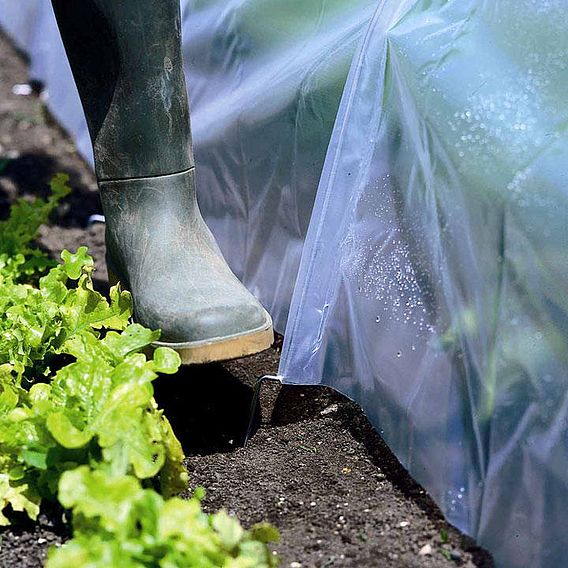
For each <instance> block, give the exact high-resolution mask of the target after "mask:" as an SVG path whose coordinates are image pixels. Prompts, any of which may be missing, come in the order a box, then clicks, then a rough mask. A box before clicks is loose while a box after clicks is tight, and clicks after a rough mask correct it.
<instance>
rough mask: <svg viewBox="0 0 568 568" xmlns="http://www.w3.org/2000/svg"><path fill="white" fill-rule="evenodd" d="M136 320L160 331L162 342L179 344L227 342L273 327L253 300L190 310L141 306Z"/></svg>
mask: <svg viewBox="0 0 568 568" xmlns="http://www.w3.org/2000/svg"><path fill="white" fill-rule="evenodd" d="M136 319H137V321H139V322H140V323H142V324H143V325H146V326H148V327H151V328H154V329H156V328H158V329H160V330H161V332H162V335H161V337H160V342H164V343H176V344H179V343H194V342H201V341H210V342H214V341H219V340H225V339H227V338H230V337H234V336H239V335H245V334H248V333H254V332H255V331H258V330H260V329H263V328H265V327H268V326H270V316H269V315H268V313H267V312H266V310H265V309H264V308H263V307H262V306H261V305H260V303H258V302H257V301H256V299H255V298H253V297H252V296H251V299H250V301H248V302H239V303H232V304H219V305H215V304H210V305H206V306H202V307H200V308H198V309H191V310H187V309H183V306H179V304H178V306H176V305H175V304H174V305H167V306H159V305H154V306H148V305H146V306H140V307H139V308H138V309H136Z"/></svg>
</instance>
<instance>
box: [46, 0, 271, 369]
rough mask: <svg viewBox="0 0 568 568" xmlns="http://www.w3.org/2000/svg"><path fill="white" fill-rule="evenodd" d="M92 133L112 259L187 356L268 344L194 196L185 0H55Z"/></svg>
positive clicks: (258, 314) (144, 315) (139, 307)
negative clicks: (184, 57) (181, 4)
mask: <svg viewBox="0 0 568 568" xmlns="http://www.w3.org/2000/svg"><path fill="white" fill-rule="evenodd" d="M53 6H54V10H55V14H56V17H57V20H58V24H59V27H60V30H61V33H62V37H63V41H64V44H65V47H66V50H67V54H68V57H69V61H70V63H71V67H72V69H73V74H74V76H75V80H76V83H77V87H78V90H79V94H80V95H81V100H82V103H83V107H84V109H85V114H86V117H87V122H88V125H89V131H90V134H91V138H92V141H93V148H94V153H95V165H96V173H97V179H98V181H99V188H100V191H101V199H102V203H103V209H104V213H105V216H106V220H107V225H106V227H107V229H106V240H107V261H108V267H109V273H110V272H112V273H114V274H115V275H116V278H118V279H119V280H120V281H121V282H122V283H123V284H124V286H125V287H126V288H127V289H129V290H130V291H131V292H132V295H133V298H134V311H135V318H136V320H137V321H138V322H140V323H142V324H144V325H146V326H148V327H150V328H154V329H157V328H159V329H161V330H162V338H161V344H165V345H169V346H172V347H174V348H175V349H177V350H178V351H179V352H180V354H181V355H182V359H183V360H184V362H187V363H193V362H195V363H199V362H206V361H213V360H221V359H229V358H232V357H238V356H242V355H247V354H250V353H255V352H258V351H261V350H262V349H265V348H266V347H268V346H269V345H270V343H271V341H272V324H271V320H270V316H269V315H268V313H267V312H266V311H265V310H264V308H263V307H262V306H261V305H260V304H259V302H258V301H257V300H256V299H255V298H254V297H253V296H252V295H251V294H250V293H249V292H248V291H247V290H246V289H245V288H244V286H243V285H242V284H241V283H240V282H239V281H238V279H237V278H236V277H235V276H234V275H233V273H232V272H231V271H230V269H229V267H228V266H227V264H226V262H225V260H224V259H223V257H222V255H221V253H220V251H219V249H218V247H217V244H216V243H215V240H214V238H213V236H212V235H211V233H210V231H209V229H208V228H207V226H206V225H205V223H204V221H203V219H202V217H201V214H200V212H199V208H198V205H197V200H196V193H195V181H194V180H195V170H194V164H193V156H192V151H191V135H190V128H189V112H188V104H187V96H186V90H185V82H184V77H183V65H182V56H181V45H180V11H179V1H178V0H160V1H159V2H157V1H156V0H120V1H117V0H80V1H77V0H53Z"/></svg>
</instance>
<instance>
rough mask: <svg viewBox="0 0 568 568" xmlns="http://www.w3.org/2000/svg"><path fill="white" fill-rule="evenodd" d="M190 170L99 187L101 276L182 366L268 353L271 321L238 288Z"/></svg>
mask: <svg viewBox="0 0 568 568" xmlns="http://www.w3.org/2000/svg"><path fill="white" fill-rule="evenodd" d="M193 177H194V170H193V169H191V170H188V171H186V172H183V173H179V174H173V175H167V176H159V177H151V178H145V179H144V178H142V179H135V180H119V181H107V182H101V183H100V189H101V198H102V202H103V208H104V212H105V216H106V220H107V225H106V242H107V263H108V266H109V273H112V274H113V278H114V279H117V280H120V281H121V282H122V283H123V284H124V286H125V287H126V288H127V289H128V290H130V291H131V292H132V296H133V298H134V312H135V317H136V320H137V321H138V322H139V323H141V324H143V325H145V326H147V327H150V328H153V329H155V328H159V329H161V330H162V337H161V341H160V343H159V344H160V345H167V346H169V347H173V348H174V349H176V350H177V351H178V352H179V353H180V355H181V357H182V360H183V361H184V362H185V363H205V362H209V361H216V360H223V359H230V358H234V357H241V356H244V355H249V354H251V353H257V352H259V351H262V350H264V349H266V348H268V347H269V346H270V345H271V343H272V341H273V332H272V321H271V319H270V316H269V315H268V313H267V312H266V310H265V309H264V308H263V307H262V306H261V304H260V303H259V302H258V300H256V298H254V296H253V295H252V294H251V293H250V292H249V291H248V290H247V289H246V288H245V287H244V286H243V285H242V284H241V283H240V282H239V280H238V279H237V277H236V276H235V275H234V274H233V273H232V272H231V270H230V268H229V267H228V266H227V263H226V262H225V260H224V258H223V257H222V255H221V253H220V251H219V248H218V246H217V243H216V242H215V240H214V238H213V235H212V234H211V232H210V231H209V229H208V227H207V225H206V224H205V222H204V221H203V218H202V217H201V214H200V212H199V207H198V205H197V200H196V196H195V189H194V187H195V186H194V182H193Z"/></svg>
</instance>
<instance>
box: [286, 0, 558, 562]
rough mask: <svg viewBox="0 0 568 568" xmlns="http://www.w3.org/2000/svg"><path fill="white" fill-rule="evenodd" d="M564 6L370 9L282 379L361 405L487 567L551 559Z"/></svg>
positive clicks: (434, 0)
mask: <svg viewBox="0 0 568 568" xmlns="http://www.w3.org/2000/svg"><path fill="white" fill-rule="evenodd" d="M567 127H568V2H566V0H560V1H559V0H499V1H495V0H490V1H483V0H449V1H441V0H428V1H426V0H424V1H416V0H412V1H408V0H406V1H401V0H386V1H385V2H382V3H380V5H379V7H378V9H377V12H376V14H375V16H374V18H373V21H372V23H371V25H370V27H369V29H368V31H367V34H366V38H365V40H364V42H363V44H362V46H361V48H360V50H359V52H358V54H357V55H356V56H355V58H354V61H353V66H352V68H351V72H350V75H349V78H348V80H347V84H346V87H345V92H344V95H343V98H342V102H341V106H340V109H339V113H338V117H337V121H336V124H335V128H334V131H333V136H332V140H331V143H330V148H329V153H328V155H327V158H326V161H325V166H324V171H323V174H322V178H321V182H320V186H319V190H318V194H317V199H316V203H315V206H314V212H313V215H312V220H311V225H310V229H309V233H308V236H307V240H306V244H305V248H304V253H303V258H302V263H301V267H300V273H299V277H298V282H297V286H296V291H295V295H294V299H293V305H292V307H291V311H290V319H289V322H288V329H287V334H286V341H285V346H284V352H283V357H282V365H281V369H280V375H281V376H282V377H283V379H284V381H285V382H288V383H302V384H305V383H309V384H324V385H329V386H331V387H333V388H335V389H337V390H339V391H341V392H343V393H345V394H347V395H349V396H350V397H351V398H353V399H354V400H356V401H357V402H359V403H360V404H361V405H362V407H363V408H364V410H365V412H366V414H367V416H368V417H369V418H370V420H371V421H372V422H373V423H374V425H375V426H376V427H377V428H378V429H379V430H380V432H381V434H382V435H383V437H384V438H385V440H386V441H387V443H388V444H389V446H390V447H391V448H392V449H393V450H394V452H395V453H396V455H397V456H398V458H399V459H400V460H401V462H402V463H403V464H404V466H405V467H406V468H408V470H409V471H410V473H411V474H412V475H413V476H414V477H415V478H416V479H417V480H418V481H419V482H420V483H422V484H423V485H424V486H425V487H426V488H427V489H428V490H429V492H430V493H431V494H432V495H433V497H434V499H435V500H436V501H437V503H438V504H439V505H440V506H441V508H442V510H443V512H444V514H445V515H446V516H447V518H448V519H449V520H450V521H451V522H452V523H453V524H455V525H456V526H457V527H459V528H460V529H462V530H463V531H465V532H467V533H469V534H471V535H473V536H475V537H476V538H477V539H478V542H480V544H482V545H484V546H486V547H487V548H488V549H489V550H490V551H492V552H493V554H494V555H495V558H496V561H497V563H498V565H500V566H503V567H507V568H514V567H526V568H556V567H561V566H566V563H567V560H566V559H567V558H568V538H567V536H566V527H567V526H568V447H567V446H568V430H567V424H568V389H567V386H568V252H567V251H568V135H567Z"/></svg>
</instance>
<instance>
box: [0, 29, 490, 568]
mask: <svg viewBox="0 0 568 568" xmlns="http://www.w3.org/2000/svg"><path fill="white" fill-rule="evenodd" d="M27 79H28V77H27V67H26V62H25V59H24V58H23V57H22V56H21V55H20V54H18V53H17V52H16V51H15V50H14V48H13V46H12V45H11V44H10V43H9V41H8V40H7V39H6V37H4V36H2V35H1V34H0V208H1V211H2V214H5V212H6V210H7V206H8V205H9V203H10V202H11V201H13V200H14V198H16V197H17V196H22V195H24V196H25V195H38V194H39V195H42V194H45V193H46V188H47V184H48V182H49V180H50V178H51V177H52V176H53V174H55V173H56V172H60V171H64V172H68V173H69V174H70V175H71V183H72V186H73V188H74V193H73V195H72V196H71V197H70V198H68V199H67V200H66V203H65V204H64V205H63V206H62V207H60V209H59V211H58V216H57V218H56V219H55V220H54V224H53V225H52V226H51V227H47V228H45V229H44V230H43V231H42V235H41V241H40V242H41V245H42V246H44V247H45V248H46V249H48V250H49V251H50V252H51V253H52V254H53V255H54V256H56V255H58V253H59V251H60V250H61V249H62V248H70V249H76V248H77V247H79V246H81V245H87V246H88V247H89V249H90V251H91V254H93V255H94V257H95V260H96V263H97V268H98V270H97V273H96V274H97V276H96V285H97V287H98V288H99V289H101V290H105V289H106V288H107V286H108V284H107V275H106V269H105V266H104V227H103V226H102V225H95V226H93V227H91V228H85V227H86V223H87V219H88V218H89V216H90V215H91V214H93V213H100V212H101V211H100V204H99V200H98V196H97V193H96V184H95V179H94V176H93V174H92V172H91V170H90V168H89V167H88V166H87V165H86V164H85V163H84V162H83V160H82V159H81V158H80V157H79V155H78V154H77V152H76V149H75V147H74V146H73V144H72V142H71V141H70V139H69V138H68V137H67V136H66V135H65V133H64V132H62V130H61V129H60V128H59V127H58V126H57V125H56V124H55V122H54V121H53V120H52V119H51V118H50V116H49V115H48V114H47V113H46V111H45V109H44V107H43V105H42V103H41V101H40V99H39V98H38V97H37V96H34V95H30V96H21V95H15V94H14V93H13V92H12V88H13V86H14V85H16V84H20V83H26V81H27ZM279 352H280V343H279V342H278V341H277V342H276V344H275V345H274V346H273V348H271V349H270V350H268V351H266V352H264V353H262V354H260V355H257V356H254V357H249V358H246V359H242V360H238V361H232V362H229V363H226V364H216V365H207V366H201V367H189V368H185V369H184V370H183V371H182V372H180V373H179V374H178V375H177V376H174V377H166V378H162V379H160V380H159V381H158V383H157V385H156V396H157V399H158V401H159V403H160V405H161V406H162V407H163V408H164V409H165V411H166V414H167V415H168V416H169V417H170V419H171V421H172V423H173V426H174V430H175V431H176V432H177V434H178V436H179V438H180V439H181V441H182V443H183V445H184V448H185V451H186V453H187V455H188V456H189V457H188V460H187V467H188V471H189V474H190V479H191V484H190V485H191V486H190V489H191V488H194V487H196V486H203V487H205V488H206V489H207V496H206V499H205V506H206V508H207V510H209V511H214V510H217V509H219V508H221V507H223V508H225V509H227V510H228V511H229V512H230V513H234V514H235V515H237V516H238V517H239V518H240V519H241V520H242V521H243V523H244V524H246V525H250V524H252V523H255V522H258V521H263V520H266V521H270V522H272V523H274V524H275V525H276V526H277V527H278V528H279V530H280V532H281V534H282V542H281V544H279V545H277V546H276V547H275V548H276V552H277V553H278V555H279V556H280V557H281V566H283V567H296V568H298V567H300V566H302V567H305V568H307V567H318V568H319V567H321V568H324V567H330V566H333V567H358V568H372V567H391V566H392V567H399V566H400V567H403V566H408V567H411V566H412V567H414V566H416V567H448V566H468V567H473V566H478V567H484V568H487V567H489V566H493V564H492V561H491V558H490V556H489V555H488V554H487V553H486V552H484V551H483V550H481V549H479V548H477V547H476V546H475V545H474V543H473V542H472V541H471V540H470V539H468V538H467V537H465V536H463V535H461V534H460V533H459V532H458V531H456V530H455V529H453V528H452V527H450V526H449V525H448V524H447V523H446V522H444V520H443V518H442V516H441V514H440V512H439V510H438V508H437V507H436V505H435V504H434V503H433V501H432V500H431V499H430V498H429V496H428V495H427V494H426V493H425V491H424V490H423V489H422V488H421V487H420V486H419V485H417V484H416V483H415V482H414V481H413V480H412V479H411V478H410V477H409V476H408V474H407V473H406V472H405V470H404V469H403V468H402V467H401V466H400V464H399V463H398V461H397V460H396V458H395V457H394V456H393V455H392V453H391V452H390V451H389V450H388V448H387V447H386V446H385V444H384V443H383V442H382V440H381V438H380V437H379V436H378V434H377V433H376V432H375V431H374V430H373V428H372V427H371V426H370V425H369V423H368V422H367V420H366V419H365V417H364V416H363V414H362V412H361V411H360V409H359V408H358V407H357V406H356V405H355V404H353V403H352V402H350V401H348V400H347V399H346V398H344V397H342V396H340V395H338V394H337V393H334V392H332V391H330V390H326V389H322V388H314V387H306V388H303V387H281V386H280V385H278V384H267V385H266V386H265V387H264V388H263V391H262V396H261V404H260V409H259V411H258V412H257V415H256V417H255V427H254V435H253V437H252V439H251V441H250V443H249V444H248V446H247V447H246V448H243V447H241V446H242V440H243V436H244V433H245V430H246V425H247V420H248V414H249V407H250V403H251V399H252V394H253V390H252V387H253V385H254V382H255V380H256V379H257V378H258V377H260V376H262V375H264V374H267V373H275V372H276V369H277V366H278V358H279ZM1 538H2V542H1V547H0V567H2V568H11V567H14V568H16V567H17V568H24V567H32V566H33V567H36V566H37V567H39V566H41V565H42V562H43V559H44V558H45V554H46V551H47V548H48V547H49V546H50V545H51V544H57V545H61V543H62V542H64V541H65V539H66V538H67V532H66V529H65V526H64V525H63V524H62V522H61V512H57V511H46V512H45V513H44V514H42V516H41V517H40V520H39V523H36V524H32V523H26V522H24V521H21V522H20V523H18V524H17V525H16V526H15V528H10V529H5V530H4V531H3V533H2V535H1Z"/></svg>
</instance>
